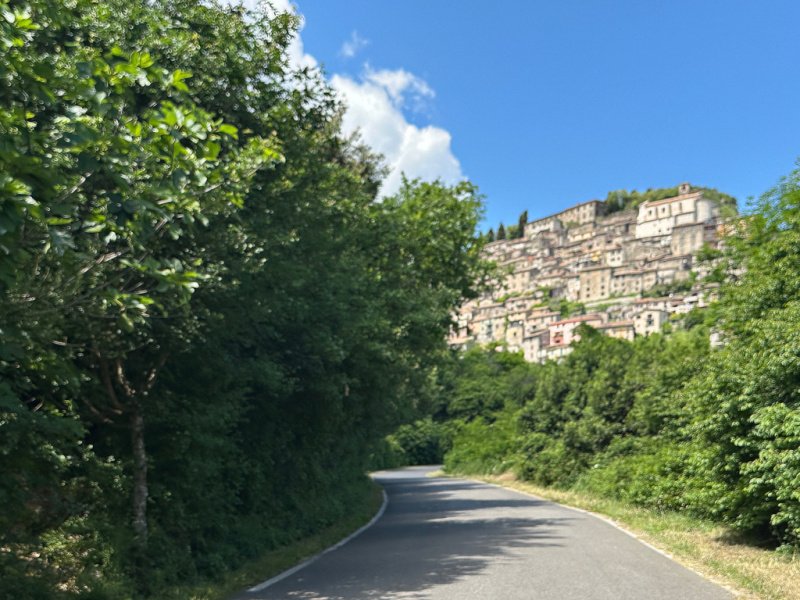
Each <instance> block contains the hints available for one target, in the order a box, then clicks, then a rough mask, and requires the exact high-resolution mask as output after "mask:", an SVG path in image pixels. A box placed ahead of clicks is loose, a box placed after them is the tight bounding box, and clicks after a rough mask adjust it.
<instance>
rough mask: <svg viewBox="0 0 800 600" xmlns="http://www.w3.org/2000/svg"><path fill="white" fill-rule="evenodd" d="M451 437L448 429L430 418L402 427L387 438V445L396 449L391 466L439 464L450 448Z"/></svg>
mask: <svg viewBox="0 0 800 600" xmlns="http://www.w3.org/2000/svg"><path fill="white" fill-rule="evenodd" d="M449 437H450V435H449V432H448V431H447V429H446V427H445V426H444V425H443V424H441V423H434V422H433V420H432V419H431V418H430V417H429V418H427V419H420V420H419V421H415V422H414V423H411V424H407V425H401V426H400V427H398V429H397V431H395V432H394V433H393V434H391V435H389V436H388V437H387V445H388V446H389V448H392V449H395V450H393V458H394V460H393V464H391V466H400V465H435V464H439V463H441V462H442V460H443V459H444V454H445V452H446V451H447V450H448V449H449V447H450V440H449ZM386 466H389V465H386Z"/></svg>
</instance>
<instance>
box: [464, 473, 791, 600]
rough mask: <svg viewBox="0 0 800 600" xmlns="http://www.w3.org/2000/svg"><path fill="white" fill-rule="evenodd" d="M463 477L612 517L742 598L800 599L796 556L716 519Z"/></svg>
mask: <svg viewBox="0 0 800 600" xmlns="http://www.w3.org/2000/svg"><path fill="white" fill-rule="evenodd" d="M465 476H466V477H470V478H472V479H477V480H480V481H485V482H487V483H494V484H498V485H501V486H503V487H507V488H511V489H514V490H518V491H521V492H526V493H528V494H533V495H534V496H538V497H541V498H545V499H547V500H552V501H553V502H558V503H559V504H564V505H567V506H572V507H575V508H581V509H583V510H587V511H590V512H593V513H597V514H598V515H602V516H604V517H607V518H610V519H611V520H612V521H614V522H615V523H617V524H618V525H620V526H621V527H624V528H625V529H627V530H628V531H630V532H631V533H633V534H635V535H636V536H637V537H639V538H640V539H642V540H644V541H646V542H647V543H649V544H651V545H653V546H655V547H656V548H658V549H660V550H662V551H664V552H666V553H667V554H669V555H670V556H672V558H674V559H675V560H676V561H677V562H679V563H681V564H683V565H685V566H687V567H689V568H691V569H693V570H695V571H697V572H698V573H701V574H702V575H704V576H705V577H707V578H708V579H711V580H712V581H715V582H717V583H720V584H722V585H724V586H726V587H728V588H729V589H731V590H732V591H734V592H735V593H737V594H738V595H739V597H741V598H760V599H765V600H767V599H768V600H792V599H796V598H800V556H797V555H785V554H781V553H779V552H776V551H774V550H771V549H765V548H759V547H758V546H756V545H753V544H750V543H747V542H746V541H745V540H742V539H741V538H740V537H738V536H736V535H735V534H734V533H733V532H732V531H731V530H730V529H729V528H727V527H725V526H724V525H720V524H719V523H714V522H711V521H704V520H701V519H696V518H693V517H689V516H686V515H683V514H680V513H674V512H661V511H656V510H652V509H647V508H641V507H637V506H632V505H630V504H625V503H622V502H619V501H617V500H609V499H607V498H602V497H599V496H593V495H590V494H586V493H583V492H575V491H570V490H556V489H553V488H545V487H540V486H537V485H533V484H530V483H525V482H521V481H518V480H517V479H516V478H515V477H514V476H513V475H510V474H506V475H501V476H495V477H491V476H489V477H487V476H474V475H465Z"/></svg>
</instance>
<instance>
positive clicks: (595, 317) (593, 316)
mask: <svg viewBox="0 0 800 600" xmlns="http://www.w3.org/2000/svg"><path fill="white" fill-rule="evenodd" d="M602 320H603V317H601V316H600V315H598V314H591V315H581V316H579V317H572V318H570V319H564V320H562V321H555V322H554V323H550V327H553V326H554V325H563V324H565V323H579V322H581V321H602Z"/></svg>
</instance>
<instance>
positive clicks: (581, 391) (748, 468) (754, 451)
mask: <svg viewBox="0 0 800 600" xmlns="http://www.w3.org/2000/svg"><path fill="white" fill-rule="evenodd" d="M726 244H727V250H726V252H725V254H724V255H723V256H721V257H717V258H715V260H718V261H720V262H719V268H720V270H721V271H722V272H724V273H725V277H724V280H725V283H724V285H723V286H722V288H721V290H720V293H721V299H720V301H719V302H718V303H716V304H714V305H712V306H711V307H710V308H708V309H706V312H705V313H698V314H694V315H691V316H692V318H691V319H687V320H686V323H685V328H684V329H683V330H678V331H675V332H673V333H671V334H656V335H652V336H649V337H643V338H636V339H635V340H634V341H633V342H629V341H624V340H619V339H613V338H609V337H606V336H604V335H601V334H600V333H599V332H596V331H594V330H592V329H590V328H587V327H585V326H584V328H583V329H582V330H581V331H580V334H581V339H580V341H579V342H578V343H576V344H575V348H574V352H572V354H570V355H569V356H567V357H566V358H564V359H563V360H562V361H561V362H555V361H551V362H547V363H545V364H529V363H526V362H525V361H524V360H523V358H522V356H521V354H515V353H509V352H505V351H503V349H502V347H490V348H482V347H473V348H472V349H469V350H467V351H466V352H454V354H453V355H452V357H451V361H450V364H449V366H448V367H447V368H446V369H444V370H442V371H440V372H439V374H438V379H437V383H436V385H437V392H436V394H435V397H436V398H437V400H436V401H434V402H433V403H432V409H431V411H430V413H429V418H428V419H427V420H423V421H420V422H419V423H417V424H416V425H407V426H406V427H405V428H404V429H401V430H399V431H398V432H397V433H396V434H394V435H393V436H391V437H390V438H389V439H388V441H387V448H388V450H387V451H388V452H390V453H393V454H390V455H391V456H394V457H395V460H397V461H398V462H402V461H410V460H414V459H415V458H416V456H417V454H419V453H421V452H420V448H423V449H427V450H428V451H426V452H424V453H422V454H424V456H425V460H427V461H435V460H436V459H437V458H438V459H441V458H442V457H444V462H445V465H446V468H447V469H448V470H450V471H453V472H460V473H476V474H477V473H480V474H500V473H505V472H509V471H510V472H512V473H514V474H515V475H516V476H517V477H518V478H520V479H523V480H527V481H531V482H534V483H536V484H539V485H543V486H553V487H556V488H562V489H571V490H576V491H585V492H591V493H594V494H597V495H599V496H604V497H608V498H613V499H619V500H623V501H625V502H627V503H630V504H633V505H639V506H645V507H650V508H654V509H657V510H671V511H678V512H681V513H683V514H689V515H694V516H697V517H701V518H707V519H712V520H714V521H716V522H720V523H727V524H729V525H730V526H732V527H733V528H735V529H736V530H738V531H740V532H742V533H743V534H745V535H746V536H747V537H748V539H750V540H753V541H756V542H758V543H760V544H766V545H769V546H772V547H780V548H782V549H783V550H785V551H787V552H795V551H796V550H797V549H798V548H799V547H800V394H799V393H798V392H799V391H800V170H798V171H795V172H793V173H792V174H791V175H790V176H789V177H788V178H786V179H785V180H784V181H782V182H781V183H780V184H779V185H778V186H777V187H776V188H775V189H773V190H771V191H770V192H768V193H766V194H765V195H764V197H763V198H762V199H761V201H760V203H759V204H758V205H757V206H756V207H755V210H754V211H753V213H752V215H751V216H749V217H747V218H746V219H745V220H742V221H740V222H739V227H738V230H737V231H735V232H733V233H732V235H731V236H729V237H728V238H727V239H726ZM701 314H702V316H701ZM711 328H714V329H715V330H717V331H719V332H720V333H721V334H722V339H723V341H724V344H723V346H722V347H721V348H718V349H714V350H712V349H711V348H710V347H709V334H710V330H711ZM430 448H434V449H435V450H437V451H438V457H437V456H431V454H432V453H431V452H430Z"/></svg>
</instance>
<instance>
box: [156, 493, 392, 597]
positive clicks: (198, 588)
mask: <svg viewBox="0 0 800 600" xmlns="http://www.w3.org/2000/svg"><path fill="white" fill-rule="evenodd" d="M382 503H383V492H382V488H381V486H379V485H378V484H377V483H375V482H371V487H370V493H369V495H367V496H365V497H364V501H363V503H362V504H361V505H359V506H355V507H354V510H353V513H352V514H351V515H350V516H349V517H348V518H347V519H344V520H342V521H340V522H339V523H336V524H335V525H331V526H330V527H327V528H326V529H323V530H322V531H319V532H317V533H316V534H314V535H312V536H309V537H306V538H303V539H301V540H297V541H296V542H293V543H291V544H289V545H287V546H283V547H281V548H276V549H274V550H271V551H269V552H267V553H266V554H264V555H263V556H261V557H260V558H258V559H257V560H254V561H251V562H248V563H246V564H244V565H243V566H242V567H240V568H239V569H237V570H235V571H231V572H230V573H229V574H228V575H227V576H226V577H225V579H224V580H223V581H220V582H215V583H206V584H200V585H192V586H181V587H179V588H172V589H171V590H169V591H168V592H166V593H163V594H160V595H159V597H160V598H162V599H164V600H178V599H180V600H189V599H190V600H223V599H225V598H228V597H229V596H232V595H233V594H235V593H237V592H241V591H242V590H244V589H245V588H247V587H250V586H253V585H256V584H258V583H260V582H262V581H266V580H267V579H269V578H270V577H273V576H275V575H277V574H278V573H281V572H283V571H285V570H286V569H289V568H291V567H293V566H294V565H296V564H298V563H300V562H302V561H304V560H306V559H307V558H310V557H312V556H314V555H315V554H318V553H320V552H322V551H323V550H325V549H326V548H328V547H330V546H333V545H334V544H335V543H337V542H339V541H340V540H342V539H344V538H345V537H347V536H348V535H350V534H351V533H353V532H354V531H355V530H357V529H358V528H359V527H361V526H362V525H365V524H366V523H367V522H368V521H369V520H370V519H372V517H374V516H375V514H376V513H377V512H378V510H379V509H380V507H381V504H382Z"/></svg>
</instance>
